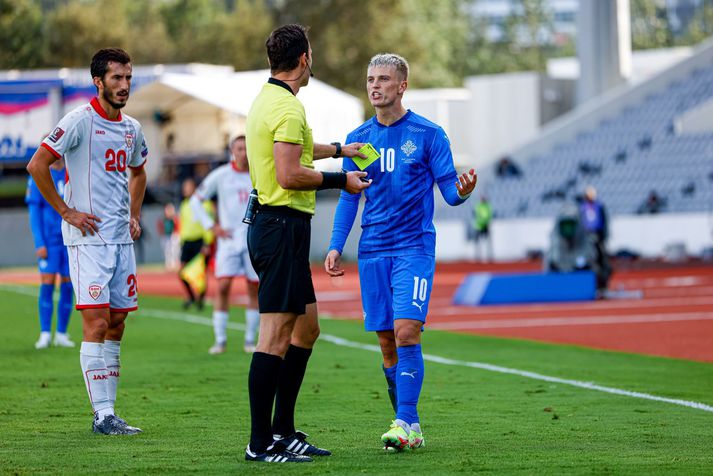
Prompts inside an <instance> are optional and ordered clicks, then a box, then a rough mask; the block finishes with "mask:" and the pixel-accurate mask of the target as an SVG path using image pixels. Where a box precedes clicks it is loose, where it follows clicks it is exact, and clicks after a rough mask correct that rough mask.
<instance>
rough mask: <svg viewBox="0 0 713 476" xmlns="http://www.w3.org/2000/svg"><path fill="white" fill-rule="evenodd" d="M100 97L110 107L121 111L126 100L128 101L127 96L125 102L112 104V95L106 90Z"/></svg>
mask: <svg viewBox="0 0 713 476" xmlns="http://www.w3.org/2000/svg"><path fill="white" fill-rule="evenodd" d="M102 96H104V100H105V101H106V102H108V103H109V104H110V105H111V107H113V108H114V109H121V108H122V107H124V106H126V103H127V102H128V100H129V96H128V95H127V96H126V101H124V102H123V103H118V102H114V100H113V99H114V97H113V95H112V94H111V93H110V92H109V91H107V90H106V89H105V90H104V94H102Z"/></svg>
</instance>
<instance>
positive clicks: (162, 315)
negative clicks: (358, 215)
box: [140, 308, 713, 413]
mask: <svg viewBox="0 0 713 476" xmlns="http://www.w3.org/2000/svg"><path fill="white" fill-rule="evenodd" d="M140 313H141V314H142V315H144V316H148V317H155V318H158V319H168V320H176V321H184V322H189V323H191V324H200V325H204V326H212V325H213V321H212V320H211V319H209V318H207V317H203V316H198V315H195V314H186V313H183V312H176V311H164V310H159V309H147V308H141V309H140ZM228 327H229V328H230V329H236V330H244V329H245V326H244V325H242V324H238V323H235V322H228ZM319 338H320V339H321V340H323V341H327V342H330V343H332V344H335V345H339V346H342V347H351V348H353V349H360V350H368V351H371V352H376V353H381V349H380V348H379V346H378V345H371V344H362V343H360V342H354V341H350V340H347V339H344V338H342V337H337V336H334V335H330V334H324V333H323V334H320V336H319ZM423 359H424V360H428V361H430V362H436V363H439V364H443V365H453V366H457V367H470V368H474V369H480V370H487V371H489V372H497V373H501V374H509V375H517V376H520V377H525V378H529V379H533V380H542V381H544V382H550V383H559V384H562V385H569V386H572V387H578V388H584V389H587V390H595V391H598V392H604V393H610V394H613V395H622V396H625V397H631V398H639V399H643V400H651V401H655V402H663V403H670V404H673V405H680V406H683V407H688V408H693V409H696V410H703V411H706V412H712V413H713V406H710V405H706V404H705V403H700V402H692V401H688V400H679V399H677V398H667V397H659V396H657V395H651V394H649V393H642V392H632V391H630V390H623V389H619V388H614V387H605V386H603V385H598V384H596V383H593V382H583V381H579V380H570V379H564V378H559V377H551V376H549V375H543V374H538V373H536V372H528V371H527V370H518V369H511V368H509V367H501V366H499V365H493V364H486V363H483V362H467V361H464V360H455V359H449V358H446V357H440V356H437V355H431V354H424V355H423Z"/></svg>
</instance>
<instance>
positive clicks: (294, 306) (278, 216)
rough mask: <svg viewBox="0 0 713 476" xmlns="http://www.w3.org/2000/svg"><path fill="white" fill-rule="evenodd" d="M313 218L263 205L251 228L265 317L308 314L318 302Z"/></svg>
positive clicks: (252, 255) (251, 247)
mask: <svg viewBox="0 0 713 476" xmlns="http://www.w3.org/2000/svg"><path fill="white" fill-rule="evenodd" d="M311 218H312V215H310V214H307V213H302V212H299V211H297V210H294V209H292V208H288V207H266V206H264V205H262V206H261V207H260V210H259V211H258V213H257V215H256V216H255V220H254V221H253V223H252V224H251V225H250V227H249V228H248V251H249V252H250V261H251V262H252V264H253V268H255V271H256V272H257V274H258V277H259V278H260V286H259V288H258V305H259V307H260V312H261V313H274V312H290V313H294V314H297V315H300V314H304V313H305V309H306V306H307V304H312V303H314V302H317V298H316V297H315V295H314V286H313V284H312V271H311V270H310V267H309V245H310V232H311V222H310V220H311Z"/></svg>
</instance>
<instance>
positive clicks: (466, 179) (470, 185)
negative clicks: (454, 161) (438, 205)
mask: <svg viewBox="0 0 713 476" xmlns="http://www.w3.org/2000/svg"><path fill="white" fill-rule="evenodd" d="M477 182H478V175H477V174H476V173H475V169H470V170H469V171H468V172H466V173H464V174H462V175H461V176H460V177H458V181H457V182H456V188H457V189H458V195H460V196H461V197H467V196H468V195H470V194H471V192H472V191H473V190H475V184H476V183H477Z"/></svg>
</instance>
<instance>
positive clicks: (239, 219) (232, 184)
mask: <svg viewBox="0 0 713 476" xmlns="http://www.w3.org/2000/svg"><path fill="white" fill-rule="evenodd" d="M252 189H253V186H252V182H250V174H249V173H247V172H242V171H239V170H236V169H235V168H233V164H232V162H230V163H227V164H225V165H221V166H220V167H218V168H217V169H215V170H214V171H212V172H211V173H209V174H208V176H207V177H206V178H205V179H204V180H203V182H202V183H201V185H200V187H198V189H197V190H196V192H195V194H194V197H197V199H198V200H199V201H203V200H208V199H210V198H213V197H214V196H215V195H218V221H219V222H220V226H221V227H222V228H223V229H225V230H227V231H229V232H230V234H231V237H230V238H219V239H218V246H219V247H225V250H226V251H228V252H234V253H240V252H242V251H243V250H245V249H247V246H248V244H247V243H248V225H246V224H245V223H243V217H244V216H245V208H246V207H247V205H248V200H249V198H250V191H251V190H252ZM192 205H193V206H192V208H193V212H194V213H195V215H196V217H197V218H198V219H199V220H200V222H201V224H202V225H203V227H204V228H206V229H210V228H212V227H213V225H214V223H213V220H212V219H211V218H210V217H209V216H208V214H207V213H205V210H203V207H201V206H198V207H196V206H195V202H193V203H192Z"/></svg>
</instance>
